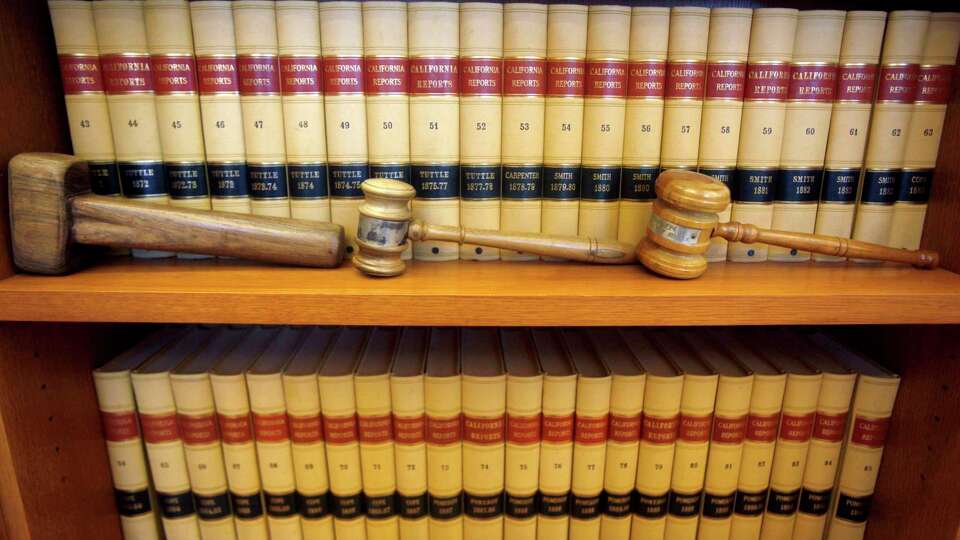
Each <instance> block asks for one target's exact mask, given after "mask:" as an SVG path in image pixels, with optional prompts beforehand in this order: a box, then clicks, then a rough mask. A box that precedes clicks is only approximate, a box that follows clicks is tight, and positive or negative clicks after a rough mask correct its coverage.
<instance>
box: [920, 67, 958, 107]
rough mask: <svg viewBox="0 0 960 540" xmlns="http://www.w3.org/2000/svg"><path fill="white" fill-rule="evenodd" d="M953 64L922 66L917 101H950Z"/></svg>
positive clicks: (939, 102) (938, 102)
mask: <svg viewBox="0 0 960 540" xmlns="http://www.w3.org/2000/svg"><path fill="white" fill-rule="evenodd" d="M952 81H953V66H920V73H919V75H918V76H917V99H916V103H932V104H936V105H945V104H946V103H947V102H948V101H950V83H951V82H952Z"/></svg>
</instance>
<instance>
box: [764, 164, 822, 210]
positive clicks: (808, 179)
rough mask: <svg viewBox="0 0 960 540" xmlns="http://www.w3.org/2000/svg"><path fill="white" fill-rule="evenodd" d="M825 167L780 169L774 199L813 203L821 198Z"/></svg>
mask: <svg viewBox="0 0 960 540" xmlns="http://www.w3.org/2000/svg"><path fill="white" fill-rule="evenodd" d="M821 180H823V169H780V173H779V174H778V177H777V189H776V193H775V194H774V200H776V201H778V202H788V203H813V202H817V200H818V199H819V198H820V182H821Z"/></svg>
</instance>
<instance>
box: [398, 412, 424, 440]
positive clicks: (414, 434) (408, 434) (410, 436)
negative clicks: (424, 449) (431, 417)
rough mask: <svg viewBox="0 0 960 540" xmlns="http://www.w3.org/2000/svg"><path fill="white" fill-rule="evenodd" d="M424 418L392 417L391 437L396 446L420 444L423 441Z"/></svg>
mask: <svg viewBox="0 0 960 540" xmlns="http://www.w3.org/2000/svg"><path fill="white" fill-rule="evenodd" d="M426 423H427V422H426V418H425V417H424V416H423V415H421V416H412V417H409V416H394V417H393V437H394V439H395V440H396V441H397V444H420V443H422V442H423V441H424V439H425V433H424V431H425V430H426Z"/></svg>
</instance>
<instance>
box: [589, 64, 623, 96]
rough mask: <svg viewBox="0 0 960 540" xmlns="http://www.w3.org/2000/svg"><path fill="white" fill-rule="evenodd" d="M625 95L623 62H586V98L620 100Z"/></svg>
mask: <svg viewBox="0 0 960 540" xmlns="http://www.w3.org/2000/svg"><path fill="white" fill-rule="evenodd" d="M626 95H627V63H626V62H624V61H623V60H591V61H589V62H587V96H590V97H617V98H622V97H626Z"/></svg>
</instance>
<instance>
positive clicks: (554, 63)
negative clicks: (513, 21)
mask: <svg viewBox="0 0 960 540" xmlns="http://www.w3.org/2000/svg"><path fill="white" fill-rule="evenodd" d="M586 58H587V6H586V2H580V3H567V2H563V3H559V2H557V3H552V4H550V5H549V6H547V88H546V98H545V101H544V105H543V202H542V207H541V210H540V231H541V232H543V233H546V234H562V235H567V236H576V234H577V225H578V220H579V213H580V151H581V148H582V146H583V95H584V83H585V78H586Z"/></svg>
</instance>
